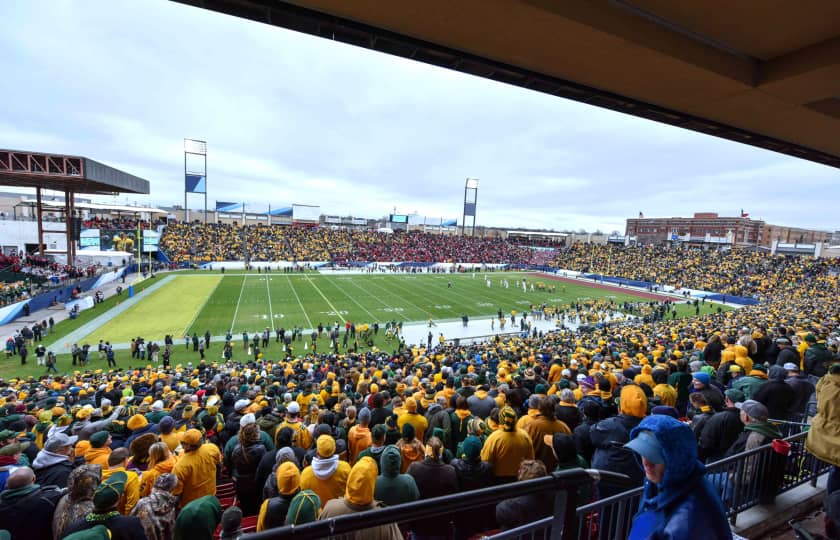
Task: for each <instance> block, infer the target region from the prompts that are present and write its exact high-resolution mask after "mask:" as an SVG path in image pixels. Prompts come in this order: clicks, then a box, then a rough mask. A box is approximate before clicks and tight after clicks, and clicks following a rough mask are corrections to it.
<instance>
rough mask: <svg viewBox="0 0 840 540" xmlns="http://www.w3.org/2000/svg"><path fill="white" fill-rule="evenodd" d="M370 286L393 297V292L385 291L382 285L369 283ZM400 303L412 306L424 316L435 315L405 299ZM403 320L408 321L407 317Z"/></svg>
mask: <svg viewBox="0 0 840 540" xmlns="http://www.w3.org/2000/svg"><path fill="white" fill-rule="evenodd" d="M371 285H375V286H376V287H377V288H378V289H381V290H383V291H385V294H387V295H389V296H391V295H393V294H394V292H393V291H390V290H388V289H386V288H385V287H383V286H382V285H380V284H378V283H371ZM398 296H399V295H398ZM401 301H402V302H405V303H406V304H408V305H409V306H412V307H415V308H417V309H418V310H420V311H422V312H423V313H425V314H426V315H428V316H429V317H434V315H435V314H434V313H432V312H431V311H427V310H425V309H423V308H421V307H420V306H418V305H417V304H415V303H413V302H409V301H408V300H405V299H401ZM404 318H405V320H406V321H407V320H408V318H407V317H404Z"/></svg>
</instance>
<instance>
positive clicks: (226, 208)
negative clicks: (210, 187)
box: [216, 201, 242, 212]
mask: <svg viewBox="0 0 840 540" xmlns="http://www.w3.org/2000/svg"><path fill="white" fill-rule="evenodd" d="M241 206H242V203H235V202H224V201H216V212H233V211H234V210H239V208H240V207H241Z"/></svg>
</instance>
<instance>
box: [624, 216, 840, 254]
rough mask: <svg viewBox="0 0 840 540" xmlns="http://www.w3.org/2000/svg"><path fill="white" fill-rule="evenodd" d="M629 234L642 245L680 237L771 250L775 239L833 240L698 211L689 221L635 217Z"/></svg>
mask: <svg viewBox="0 0 840 540" xmlns="http://www.w3.org/2000/svg"><path fill="white" fill-rule="evenodd" d="M625 234H626V235H628V236H630V237H631V238H635V239H636V241H637V242H638V243H640V244H662V243H665V242H669V241H671V240H672V238H673V236H674V235H677V237H679V241H680V242H683V243H687V244H697V245H701V244H706V245H729V244H735V245H752V246H756V245H757V246H764V247H771V245H772V244H773V241H775V240H778V241H779V242H782V243H808V244H815V243H821V242H825V241H827V240H828V239H829V237H830V233H828V232H825V231H816V230H812V229H801V228H796V227H785V226H781V225H771V224H768V223H765V222H764V221H761V220H756V219H750V218H748V217H721V216H719V215H718V214H717V213H714V212H697V213H695V214H694V216H693V217H689V218H682V217H672V218H645V217H639V218H632V219H628V220H627V227H626V231H625Z"/></svg>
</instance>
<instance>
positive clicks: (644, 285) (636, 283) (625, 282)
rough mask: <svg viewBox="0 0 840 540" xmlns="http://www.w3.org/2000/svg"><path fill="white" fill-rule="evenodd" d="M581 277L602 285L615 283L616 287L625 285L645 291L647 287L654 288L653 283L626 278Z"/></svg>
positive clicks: (592, 275)
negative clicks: (602, 283)
mask: <svg viewBox="0 0 840 540" xmlns="http://www.w3.org/2000/svg"><path fill="white" fill-rule="evenodd" d="M583 277H585V278H586V279H593V280H595V281H598V282H601V281H603V282H604V283H615V284H616V285H618V284H621V285H627V286H630V287H642V288H644V289H647V288H648V287H649V286H654V287H655V286H656V284H655V283H651V282H649V281H640V280H637V279H627V278H620V277H613V276H602V275H601V274H585V275H584V276H583Z"/></svg>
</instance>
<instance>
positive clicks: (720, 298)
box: [706, 294, 761, 306]
mask: <svg viewBox="0 0 840 540" xmlns="http://www.w3.org/2000/svg"><path fill="white" fill-rule="evenodd" d="M706 299H707V300H714V301H715V302H724V301H725V302H726V303H727V304H737V305H739V306H757V305H758V304H760V303H761V302H760V301H759V300H758V299H756V298H750V297H748V296H731V295H728V294H707V295H706Z"/></svg>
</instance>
